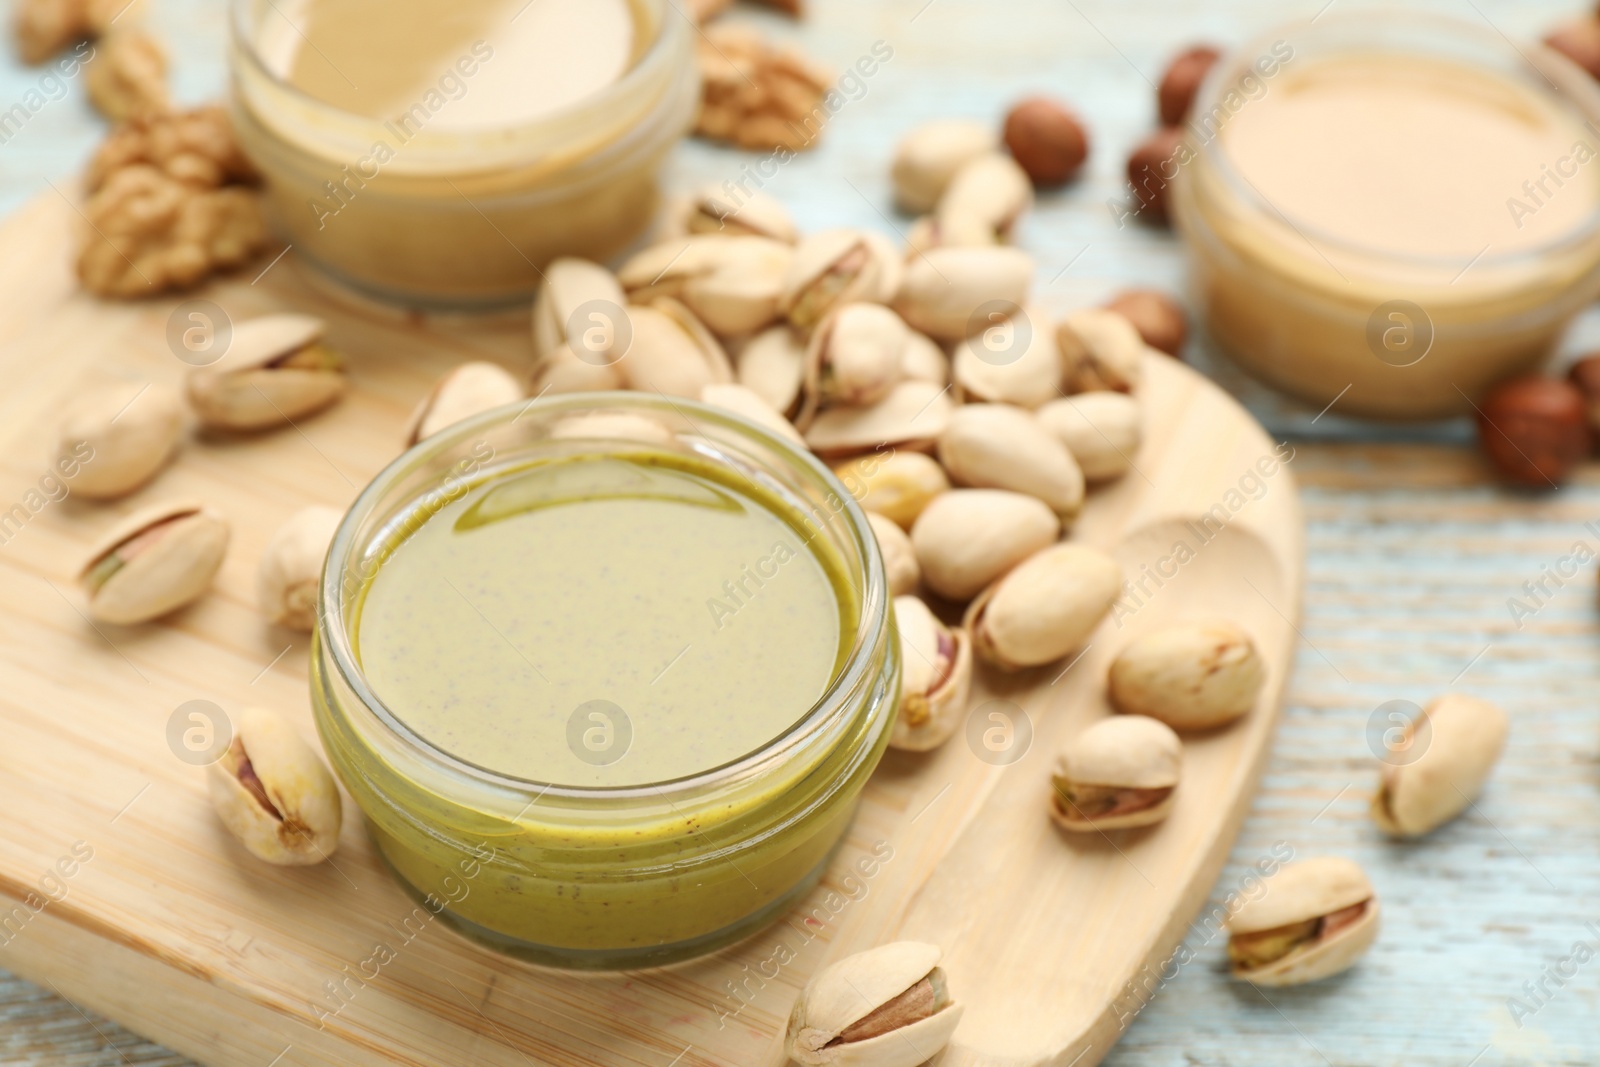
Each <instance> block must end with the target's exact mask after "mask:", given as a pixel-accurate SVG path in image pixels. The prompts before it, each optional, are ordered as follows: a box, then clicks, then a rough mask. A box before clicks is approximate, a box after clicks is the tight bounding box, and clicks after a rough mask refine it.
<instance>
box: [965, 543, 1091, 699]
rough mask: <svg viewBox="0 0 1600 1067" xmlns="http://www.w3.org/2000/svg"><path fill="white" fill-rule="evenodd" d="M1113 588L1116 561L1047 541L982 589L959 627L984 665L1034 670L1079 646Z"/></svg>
mask: <svg viewBox="0 0 1600 1067" xmlns="http://www.w3.org/2000/svg"><path fill="white" fill-rule="evenodd" d="M1121 593H1122V568H1121V567H1120V566H1119V565H1118V564H1117V561H1116V560H1114V559H1112V558H1111V557H1110V556H1108V555H1106V554H1105V553H1104V552H1101V551H1100V550H1099V549H1097V548H1090V547H1088V546H1087V545H1075V544H1059V545H1051V546H1050V547H1049V548H1045V549H1042V550H1041V551H1039V552H1036V553H1034V554H1033V555H1032V556H1029V557H1028V558H1027V559H1025V560H1023V561H1022V562H1021V563H1019V564H1017V566H1016V567H1015V568H1014V569H1013V570H1011V571H1010V572H1008V573H1007V574H1006V576H1005V577H1003V578H1001V579H1000V580H999V581H997V582H995V583H994V584H993V585H991V586H990V587H989V588H988V589H986V590H984V592H983V593H982V595H980V596H979V597H978V599H976V600H974V601H973V602H972V603H971V605H969V606H968V608H967V617H966V627H967V630H968V631H969V632H970V633H971V634H972V647H973V650H974V651H975V652H976V653H977V655H978V658H979V659H981V660H983V661H984V662H985V663H988V664H990V665H992V666H995V667H998V668H1000V669H1001V670H1004V671H1017V670H1024V669H1026V668H1028V667H1041V666H1043V665H1044V664H1046V663H1053V662H1055V661H1056V660H1058V659H1061V658H1062V657H1063V656H1070V655H1071V654H1072V653H1074V652H1077V651H1078V650H1079V649H1081V648H1082V647H1083V646H1084V643H1085V642H1087V641H1088V640H1089V636H1090V635H1091V634H1093V633H1094V631H1095V628H1096V627H1098V626H1099V625H1100V621H1101V620H1102V619H1104V618H1105V617H1106V614H1107V613H1108V612H1109V611H1110V610H1111V605H1112V604H1114V603H1116V600H1117V597H1118V596H1119V595H1120V594H1121Z"/></svg>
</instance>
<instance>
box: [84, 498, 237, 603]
mask: <svg viewBox="0 0 1600 1067" xmlns="http://www.w3.org/2000/svg"><path fill="white" fill-rule="evenodd" d="M227 550H228V523H227V520H225V519H223V518H222V516H220V515H218V514H217V513H216V512H214V511H212V510H210V509H209V508H207V507H205V506H204V505H202V504H198V503H194V502H191V501H178V502H173V503H167V504H156V505H153V506H151V507H148V508H144V509H143V510H141V511H137V512H135V513H134V514H132V515H130V516H128V518H127V519H125V520H123V521H122V522H121V523H119V524H117V526H115V527H114V528H113V529H112V530H111V532H110V533H109V534H107V535H106V536H105V537H104V538H103V539H102V540H101V541H100V542H99V543H98V544H97V545H96V546H95V547H94V548H93V549H92V550H91V551H90V553H89V559H88V562H86V563H85V564H84V566H83V570H82V572H81V574H80V576H79V578H80V581H81V582H82V583H83V585H84V587H85V589H86V590H87V591H88V595H89V615H90V616H91V617H92V618H94V619H97V620H98V621H100V622H109V623H115V624H118V625H124V626H127V625H132V624H134V623H141V622H147V621H149V620H151V619H157V618H160V617H161V616H163V615H166V614H167V613H169V612H172V611H176V610H177V609H178V608H181V607H183V606H184V605H185V604H188V603H190V602H191V601H193V600H196V599H198V598H199V596H200V595H201V594H202V593H204V592H205V591H206V589H207V588H209V587H210V585H211V579H212V578H213V577H214V576H215V575H216V573H217V569H218V568H219V567H221V566H222V557H223V556H224V555H225V554H226V553H227Z"/></svg>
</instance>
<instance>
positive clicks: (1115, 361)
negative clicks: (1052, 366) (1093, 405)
mask: <svg viewBox="0 0 1600 1067" xmlns="http://www.w3.org/2000/svg"><path fill="white" fill-rule="evenodd" d="M1056 342H1057V344H1058V346H1059V347H1060V349H1061V362H1062V365H1063V367H1064V368H1065V369H1066V379H1067V389H1068V391H1069V392H1073V393H1093V392H1099V391H1102V390H1108V391H1110V392H1115V393H1131V392H1133V391H1134V390H1135V389H1137V388H1138V387H1139V381H1140V379H1141V378H1142V377H1143V375H1144V365H1143V364H1142V363H1141V362H1140V361H1141V360H1142V359H1143V358H1144V347H1145V346H1144V338H1143V337H1141V336H1139V331H1138V329H1137V328H1136V327H1135V326H1134V325H1133V323H1131V322H1129V321H1128V319H1127V317H1126V316H1124V315H1121V314H1118V313H1117V312H1115V311H1111V310H1109V309H1107V308H1086V309H1085V310H1083V311H1075V312H1073V313H1072V314H1071V315H1068V316H1067V317H1066V318H1065V319H1063V320H1062V322H1061V326H1060V328H1059V329H1058V330H1057V332H1056Z"/></svg>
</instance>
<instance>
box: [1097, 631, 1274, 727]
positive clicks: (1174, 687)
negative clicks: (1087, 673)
mask: <svg viewBox="0 0 1600 1067" xmlns="http://www.w3.org/2000/svg"><path fill="white" fill-rule="evenodd" d="M1266 680H1267V668H1266V662H1265V661H1264V660H1263V659H1262V658H1261V653H1260V651H1259V650H1258V649H1257V648H1256V644H1255V642H1254V641H1253V640H1251V638H1250V635H1249V634H1248V633H1246V632H1245V631H1244V630H1243V629H1241V628H1240V627H1239V626H1237V625H1235V624H1234V623H1231V622H1227V621H1224V620H1212V621H1204V622H1181V623H1175V624H1173V625H1169V626H1163V627H1161V628H1160V629H1157V630H1152V631H1150V632H1149V633H1146V634H1144V635H1143V636H1141V637H1137V638H1135V639H1134V640H1133V641H1131V642H1129V643H1128V646H1127V647H1126V648H1124V649H1123V650H1122V652H1121V653H1120V654H1118V656H1117V658H1116V659H1115V660H1114V661H1112V664H1111V678H1110V696H1111V702H1112V704H1114V705H1116V708H1117V710H1118V711H1121V712H1123V713H1125V714H1128V715H1148V716H1150V717H1151V718H1153V719H1160V720H1161V721H1162V722H1164V723H1166V724H1167V725H1168V726H1171V727H1172V728H1173V729H1175V730H1208V729H1211V728H1213V727H1216V726H1222V725H1224V724H1226V723H1230V722H1233V721H1234V720H1235V719H1238V718H1241V717H1243V716H1244V715H1247V714H1249V712H1250V710H1251V709H1252V708H1254V707H1255V706H1256V700H1257V698H1258V697H1259V696H1260V695H1261V687H1262V686H1263V685H1265V684H1266Z"/></svg>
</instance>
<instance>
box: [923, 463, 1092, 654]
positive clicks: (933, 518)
mask: <svg viewBox="0 0 1600 1067" xmlns="http://www.w3.org/2000/svg"><path fill="white" fill-rule="evenodd" d="M1059 536H1061V519H1060V517H1059V516H1057V515H1056V513H1055V512H1054V511H1051V510H1050V506H1049V505H1048V504H1046V503H1044V501H1042V500H1039V499H1037V498H1035V497H1031V496H1024V495H1023V494H1021V493H1013V492H1009V491H1007V490H1004V489H955V490H951V491H950V492H948V493H943V494H941V495H940V496H937V497H935V498H934V499H933V501H932V502H931V503H929V504H928V506H927V507H926V508H925V509H924V510H923V512H922V514H921V515H920V516H918V518H917V521H916V523H915V524H914V525H913V526H912V527H911V547H912V548H913V549H914V550H915V551H916V553H917V563H918V564H920V565H921V567H922V580H923V583H924V584H926V585H927V587H928V588H929V589H932V590H933V591H934V592H935V593H938V594H939V595H940V596H943V597H948V598H949V599H951V600H963V601H964V600H970V599H971V598H972V597H974V596H976V595H977V594H978V593H980V592H982V591H983V589H984V587H986V586H988V585H989V584H990V583H992V582H994V581H995V580H996V579H998V578H1000V577H1001V576H1002V575H1004V574H1005V573H1006V572H1007V571H1009V570H1011V569H1012V568H1013V567H1015V566H1016V565H1017V564H1019V563H1021V562H1022V561H1023V560H1025V559H1027V558H1029V557H1030V556H1032V555H1033V554H1034V553H1036V552H1038V551H1040V550H1041V549H1043V548H1045V547H1047V546H1048V545H1050V544H1051V543H1053V542H1054V541H1055V539H1056V538H1057V537H1059ZM968 629H969V630H970V629H971V627H970V626H969V627H968Z"/></svg>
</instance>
